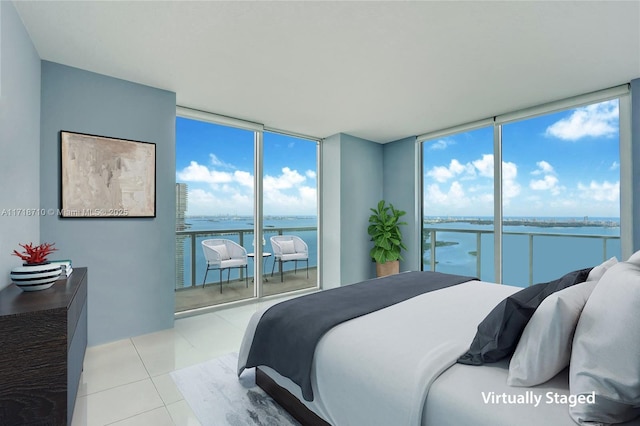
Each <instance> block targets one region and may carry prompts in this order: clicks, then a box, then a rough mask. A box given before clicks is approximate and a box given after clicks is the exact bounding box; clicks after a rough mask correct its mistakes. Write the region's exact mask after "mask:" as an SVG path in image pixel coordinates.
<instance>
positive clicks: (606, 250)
mask: <svg viewBox="0 0 640 426" xmlns="http://www.w3.org/2000/svg"><path fill="white" fill-rule="evenodd" d="M502 235H503V243H502V252H503V262H502V265H503V266H502V269H503V279H502V282H503V283H505V284H510V285H515V286H519V287H526V286H529V285H532V284H535V283H539V282H546V281H549V280H552V279H555V278H558V277H559V276H562V275H563V274H565V273H567V272H569V271H572V270H576V269H581V268H586V267H590V266H595V265H598V264H599V263H601V262H603V261H604V260H606V259H608V258H610V257H612V256H616V257H617V258H618V259H621V255H620V253H621V250H620V236H619V235H592V234H578V233H570V232H567V229H563V230H562V232H558V233H553V232H503V233H502ZM432 253H433V255H431V254H432ZM422 262H423V269H424V270H426V271H438V272H446V273H453V274H460V275H470V276H475V277H479V278H480V279H481V280H483V281H489V282H495V275H494V232H493V230H470V229H457V228H453V227H452V228H436V227H430V226H429V227H424V228H423V257H422Z"/></svg>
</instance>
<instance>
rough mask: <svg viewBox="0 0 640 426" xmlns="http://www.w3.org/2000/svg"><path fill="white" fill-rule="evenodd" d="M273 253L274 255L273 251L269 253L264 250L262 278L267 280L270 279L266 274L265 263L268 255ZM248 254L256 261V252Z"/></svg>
mask: <svg viewBox="0 0 640 426" xmlns="http://www.w3.org/2000/svg"><path fill="white" fill-rule="evenodd" d="M272 255H273V253H269V252H262V278H263V279H264V280H265V281H269V280H268V279H267V277H266V276H265V275H264V264H265V262H266V261H267V258H268V257H271V256H272ZM247 256H248V257H250V258H251V259H253V260H254V262H255V257H256V254H255V253H247Z"/></svg>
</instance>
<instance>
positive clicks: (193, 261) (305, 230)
mask: <svg viewBox="0 0 640 426" xmlns="http://www.w3.org/2000/svg"><path fill="white" fill-rule="evenodd" d="M317 229H318V228H317V227H314V226H309V227H297V228H265V229H264V231H263V236H264V239H265V243H267V242H268V241H269V237H270V236H272V235H283V234H287V235H289V234H291V235H298V236H300V237H301V238H302V239H304V240H305V242H306V243H307V244H308V246H309V266H310V267H311V266H316V259H317V254H316V253H317V236H316V237H314V238H313V241H311V238H310V237H309V233H310V232H314V233H315V232H316V231H317ZM305 234H306V235H305ZM253 235H254V233H253V230H252V229H210V230H197V231H176V242H177V247H178V248H179V247H181V246H182V247H184V245H185V242H186V246H187V247H189V258H190V259H189V260H188V262H189V263H188V264H189V266H190V274H189V275H190V279H189V280H188V281H189V282H185V283H184V284H183V285H180V283H179V282H178V280H176V286H175V288H176V290H178V289H180V288H188V287H195V286H196V285H202V283H198V282H197V280H196V273H197V271H200V270H201V271H204V269H205V266H204V263H203V264H202V265H200V268H198V262H197V258H198V257H199V256H198V255H197V254H198V253H201V251H202V249H201V248H200V245H199V242H200V241H201V240H202V239H205V238H226V239H230V240H233V241H235V242H237V243H238V244H240V245H241V246H243V247H245V248H246V249H247V251H249V252H251V251H253V250H252V249H251V247H252V244H253V243H254V237H253ZM245 242H246V243H248V244H249V245H248V246H245ZM264 251H269V250H266V249H265V250H264ZM177 257H178V263H179V264H180V263H181V262H182V265H183V266H186V265H187V263H186V262H187V259H186V257H187V256H186V254H184V253H182V256H181V253H180V250H179V251H178V254H177ZM181 257H182V259H181ZM203 259H204V256H203V258H202V259H201V261H202V262H204V260H203ZM243 274H244V271H243V270H242V269H240V270H239V275H240V276H239V277H240V278H241V279H242V278H244V275H243ZM250 276H251V274H250Z"/></svg>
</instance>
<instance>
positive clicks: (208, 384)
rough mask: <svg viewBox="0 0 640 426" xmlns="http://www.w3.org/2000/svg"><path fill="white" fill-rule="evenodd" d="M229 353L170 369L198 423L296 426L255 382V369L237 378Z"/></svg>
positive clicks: (235, 357)
mask: <svg viewBox="0 0 640 426" xmlns="http://www.w3.org/2000/svg"><path fill="white" fill-rule="evenodd" d="M237 367H238V354H236V353H232V354H228V355H224V356H221V357H219V358H216V359H213V360H211V361H207V362H204V363H202V364H197V365H193V366H191V367H187V368H183V369H181V370H176V371H173V372H171V377H172V378H173V381H174V382H175V383H176V385H177V386H178V389H179V390H180V392H182V395H183V396H184V399H185V401H187V403H188V404H189V406H190V407H191V409H192V410H193V412H194V414H195V415H196V417H197V418H198V420H199V421H200V423H201V424H202V426H226V425H229V426H245V425H259V426H297V425H299V424H300V423H298V422H297V421H296V420H295V419H294V418H293V417H291V416H290V415H289V413H287V412H286V411H285V410H284V409H283V408H282V407H280V406H279V405H278V404H277V403H276V402H275V401H273V399H271V397H269V396H268V395H267V394H266V393H265V392H264V391H263V390H262V389H260V388H259V387H258V386H257V385H256V377H255V368H251V369H247V370H245V371H244V373H242V376H241V377H240V378H238V375H237V374H236V371H237Z"/></svg>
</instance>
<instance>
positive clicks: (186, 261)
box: [175, 227, 318, 312]
mask: <svg viewBox="0 0 640 426" xmlns="http://www.w3.org/2000/svg"><path fill="white" fill-rule="evenodd" d="M273 235H297V236H299V237H300V238H302V239H303V240H305V242H306V243H307V245H308V246H309V278H307V274H306V264H305V263H298V270H297V272H295V270H294V264H293V262H287V263H285V264H284V265H283V278H282V281H281V277H280V273H279V271H278V264H277V263H276V264H275V271H274V274H273V276H271V271H272V270H273V269H274V261H275V260H274V257H273V256H269V257H265V258H264V259H263V265H262V266H263V272H264V275H263V288H262V294H263V296H271V295H275V294H281V293H287V292H292V291H296V290H303V289H313V288H317V287H318V279H317V276H318V274H317V258H318V256H317V228H316V227H299V228H265V230H264V238H265V245H264V246H263V252H268V253H272V252H273V250H272V249H271V244H270V240H269V238H270V237H271V236H273ZM209 238H225V239H230V240H232V241H235V242H237V243H238V244H240V245H241V246H243V247H244V248H245V249H246V250H247V253H252V252H253V251H254V246H253V244H254V234H253V230H252V229H223V230H218V229H216V230H197V231H176V283H175V299H176V302H175V311H176V312H183V311H187V310H192V309H197V308H202V307H206V306H213V305H219V304H223V303H229V302H234V301H238V300H244V299H250V298H252V297H254V296H255V289H254V285H253V271H254V269H253V258H249V268H248V273H249V277H248V281H249V286H248V288H247V287H246V286H245V277H244V270H238V269H232V270H231V271H230V276H229V283H227V271H224V272H223V275H222V276H223V279H222V293H221V292H220V284H219V277H220V275H219V273H218V272H217V271H210V272H209V274H208V275H207V282H206V283H205V285H204V288H203V280H204V274H205V270H206V262H205V259H204V255H203V252H202V248H201V242H202V241H203V240H205V239H209ZM192 253H195V256H193V255H192Z"/></svg>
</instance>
